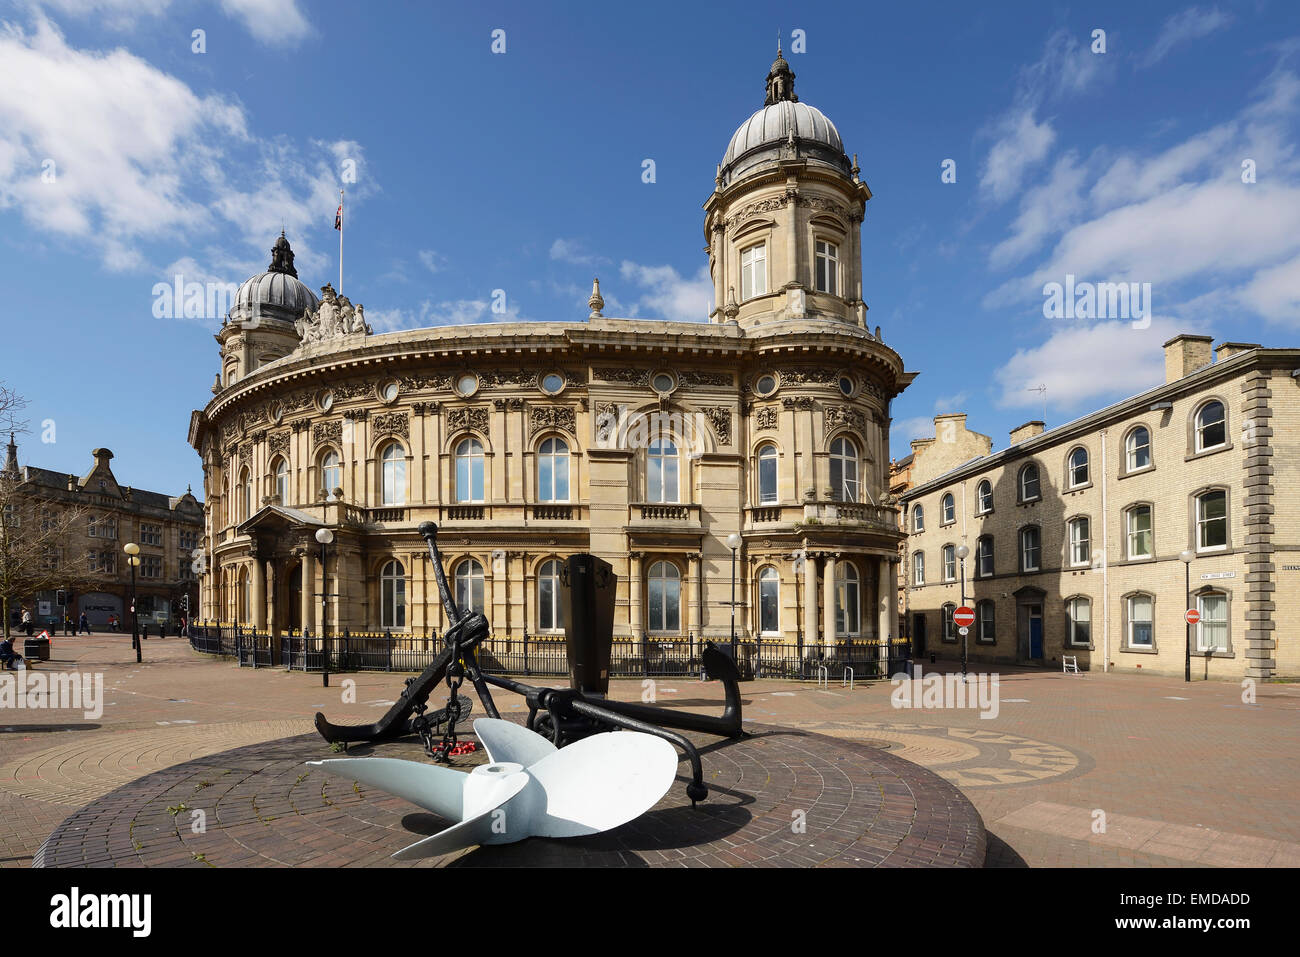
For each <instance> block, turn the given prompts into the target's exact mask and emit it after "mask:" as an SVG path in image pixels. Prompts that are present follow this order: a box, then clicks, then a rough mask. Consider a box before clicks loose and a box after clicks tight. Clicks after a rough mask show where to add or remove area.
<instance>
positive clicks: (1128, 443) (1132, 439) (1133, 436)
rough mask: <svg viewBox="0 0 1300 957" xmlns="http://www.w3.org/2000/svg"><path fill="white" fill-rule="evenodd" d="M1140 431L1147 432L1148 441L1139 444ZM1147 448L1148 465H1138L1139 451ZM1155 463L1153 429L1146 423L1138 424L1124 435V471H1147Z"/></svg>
mask: <svg viewBox="0 0 1300 957" xmlns="http://www.w3.org/2000/svg"><path fill="white" fill-rule="evenodd" d="M1139 432H1142V433H1145V434H1146V437H1147V438H1146V441H1145V442H1143V443H1141V444H1138V441H1137V435H1138V433H1139ZM1143 450H1145V451H1146V454H1147V462H1146V465H1137V464H1135V463H1136V461H1137V457H1138V453H1139V452H1141V451H1143ZM1153 464H1155V459H1154V458H1153V457H1152V455H1151V430H1150V429H1148V428H1147V427H1146V426H1145V425H1137V426H1134V427H1133V428H1131V429H1129V432H1128V435H1126V436H1124V471H1125V472H1126V473H1130V474H1131V473H1133V472H1145V471H1146V470H1147V469H1149V468H1151V466H1152V465H1153Z"/></svg>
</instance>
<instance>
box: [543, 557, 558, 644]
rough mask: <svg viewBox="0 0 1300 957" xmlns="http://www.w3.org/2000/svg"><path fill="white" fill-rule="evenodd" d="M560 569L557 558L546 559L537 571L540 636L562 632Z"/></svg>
mask: <svg viewBox="0 0 1300 957" xmlns="http://www.w3.org/2000/svg"><path fill="white" fill-rule="evenodd" d="M560 567H561V565H560V560H559V559H558V558H548V559H547V560H546V561H544V562H542V564H541V565H540V566H539V567H538V569H537V630H538V632H540V633H542V634H557V633H562V632H563V631H564V606H563V603H562V602H561V601H560ZM548 592H549V594H548ZM548 619H549V624H548V623H547V622H548Z"/></svg>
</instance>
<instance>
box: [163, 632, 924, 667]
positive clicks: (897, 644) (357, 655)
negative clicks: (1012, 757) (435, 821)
mask: <svg viewBox="0 0 1300 957" xmlns="http://www.w3.org/2000/svg"><path fill="white" fill-rule="evenodd" d="M189 640H190V646H191V647H192V648H193V649H194V650H195V651H199V652H202V653H204V654H209V655H221V656H224V657H229V658H235V659H237V660H238V662H239V665H240V667H241V668H244V667H246V668H269V667H273V666H274V667H280V668H283V669H286V670H289V671H307V672H320V671H324V670H325V666H326V663H327V662H328V666H329V670H330V671H397V672H419V671H422V670H423V669H424V668H425V667H427V666H428V664H429V662H430V661H432V660H433V658H434V656H435V655H437V653H438V651H439V650H440V648H441V641H440V639H439V638H438V635H437V634H436V633H435V634H430V635H410V634H400V633H397V634H395V633H392V632H387V631H386V632H358V633H352V632H349V631H344V633H343V634H341V635H327V636H325V637H323V638H322V637H319V636H316V635H311V634H310V633H309V634H307V635H306V636H304V635H302V634H297V633H289V634H284V635H278V636H272V635H269V634H267V633H266V632H257V631H256V630H255V629H252V628H246V627H244V626H241V625H230V624H224V623H222V624H217V623H200V624H194V625H192V626H191V627H190V636H189ZM719 646H720V647H722V648H723V650H724V651H725V650H727V649H728V646H727V642H726V641H725V640H723V641H720V642H719ZM882 648H883V650H882ZM702 649H703V642H701V641H700V640H699V639H697V638H696V637H694V636H693V635H688V636H687V637H685V638H679V637H676V636H672V637H665V636H657V635H642V636H641V637H639V638H637V639H635V640H627V639H621V640H620V639H617V638H616V639H615V640H614V644H613V648H612V650H611V654H610V676H611V677H615V678H641V677H650V678H655V677H699V676H700V674H701V665H700V652H701V650H702ZM910 649H911V644H910V642H909V641H908V640H907V639H898V640H895V641H893V642H889V643H887V645H882V643H881V642H879V641H870V640H867V641H843V642H836V643H835V644H830V643H823V644H785V643H782V642H774V641H767V640H764V641H761V642H755V641H754V640H753V639H748V640H742V641H740V642H738V652H739V654H738V657H739V659H740V660H739V665H740V668H741V671H742V673H745V674H747V675H752V676H753V677H759V678H787V679H794V680H802V681H814V680H821V679H823V678H825V679H836V680H842V679H844V678H845V677H847V675H848V669H852V675H853V679H854V680H855V681H864V680H870V679H873V678H888V677H891V676H893V675H894V674H896V673H898V672H900V671H904V670H905V668H906V665H905V662H906V661H907V660H908V659H909V658H910V657H911V650H910ZM478 661H479V665H480V667H481V668H482V669H483V671H485V672H487V673H489V674H513V675H538V676H542V677H563V676H567V675H568V673H569V662H568V656H567V654H566V652H565V645H564V639H563V638H562V637H560V636H551V635H547V636H536V635H527V634H525V635H523V636H520V637H512V638H510V637H507V638H502V637H491V638H488V639H486V640H484V641H483V642H482V643H481V644H480V645H479V647H478ZM823 669H824V670H823Z"/></svg>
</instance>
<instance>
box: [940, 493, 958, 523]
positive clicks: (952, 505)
mask: <svg viewBox="0 0 1300 957" xmlns="http://www.w3.org/2000/svg"><path fill="white" fill-rule="evenodd" d="M955 521H957V500H956V499H954V498H953V497H952V492H945V493H944V496H943V498H941V499H939V524H940V525H951V524H952V523H953V522H955Z"/></svg>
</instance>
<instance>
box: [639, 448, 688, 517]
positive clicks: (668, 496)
mask: <svg viewBox="0 0 1300 957" xmlns="http://www.w3.org/2000/svg"><path fill="white" fill-rule="evenodd" d="M646 463H647V466H648V469H647V472H646V495H647V498H648V499H649V501H651V502H676V501H678V500H679V495H680V493H681V489H680V487H679V485H678V474H677V472H678V462H677V446H676V445H675V444H674V443H673V440H672V439H655V440H654V441H653V442H651V443H650V447H649V448H648V449H647V450H646Z"/></svg>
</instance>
